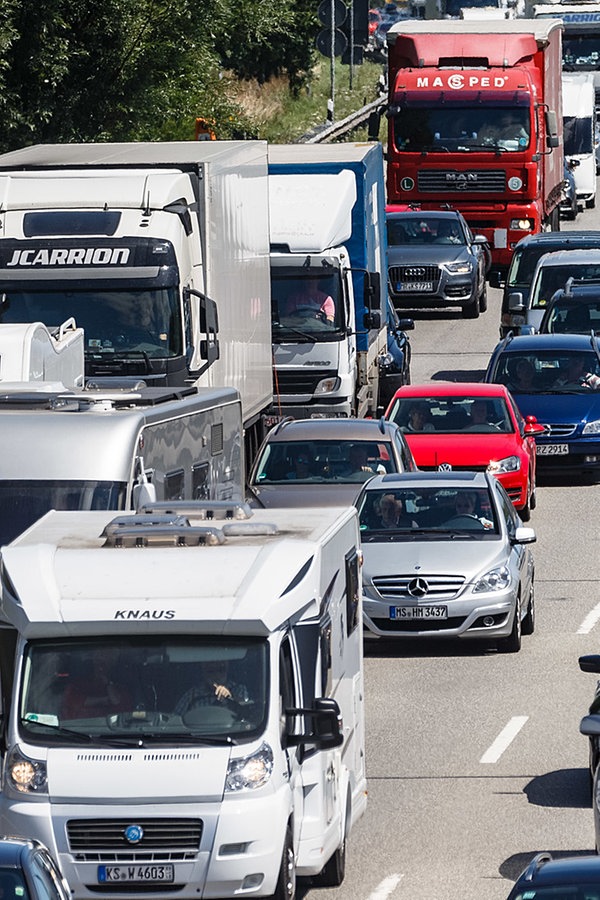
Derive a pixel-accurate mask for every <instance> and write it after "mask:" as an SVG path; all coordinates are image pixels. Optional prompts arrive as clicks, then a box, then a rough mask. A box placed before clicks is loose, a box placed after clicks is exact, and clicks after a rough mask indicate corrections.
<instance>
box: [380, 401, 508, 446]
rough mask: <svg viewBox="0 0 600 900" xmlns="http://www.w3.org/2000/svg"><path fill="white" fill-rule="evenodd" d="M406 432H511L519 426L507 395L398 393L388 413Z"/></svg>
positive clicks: (389, 417)
mask: <svg viewBox="0 0 600 900" xmlns="http://www.w3.org/2000/svg"><path fill="white" fill-rule="evenodd" d="M387 418H388V419H391V421H392V422H396V423H397V424H398V425H399V426H400V427H401V429H402V431H404V432H405V433H406V434H411V435H412V434H419V433H421V434H424V435H425V434H427V433H429V434H430V436H431V433H432V432H435V433H436V434H454V433H456V432H470V433H473V434H486V433H487V434H491V433H495V434H499V433H502V434H511V433H513V432H514V430H515V427H514V424H513V422H512V419H511V416H510V413H509V411H508V407H507V405H506V401H505V400H504V398H503V397H473V396H469V395H465V396H451V397H397V398H396V399H395V400H394V402H393V404H392V407H391V410H390V412H389V414H388V416H387Z"/></svg>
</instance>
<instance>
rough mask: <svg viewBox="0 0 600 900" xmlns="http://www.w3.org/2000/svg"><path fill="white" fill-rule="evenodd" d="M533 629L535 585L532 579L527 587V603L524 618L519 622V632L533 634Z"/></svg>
mask: <svg viewBox="0 0 600 900" xmlns="http://www.w3.org/2000/svg"><path fill="white" fill-rule="evenodd" d="M534 631H535V587H534V583H533V581H532V582H531V588H530V589H529V603H528V604H527V612H526V613H525V618H524V619H523V621H522V622H521V634H533V632H534Z"/></svg>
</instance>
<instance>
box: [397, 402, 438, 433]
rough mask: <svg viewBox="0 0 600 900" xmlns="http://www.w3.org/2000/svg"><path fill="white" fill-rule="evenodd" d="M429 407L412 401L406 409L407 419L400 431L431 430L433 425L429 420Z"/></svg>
mask: <svg viewBox="0 0 600 900" xmlns="http://www.w3.org/2000/svg"><path fill="white" fill-rule="evenodd" d="M429 419H430V414H429V407H428V406H427V404H425V403H414V404H413V405H412V406H411V407H410V409H409V410H408V421H407V423H406V425H405V426H404V427H403V429H402V431H406V432H409V433H410V432H415V431H416V432H418V431H433V430H434V428H433V425H432V424H431V422H430V421H429Z"/></svg>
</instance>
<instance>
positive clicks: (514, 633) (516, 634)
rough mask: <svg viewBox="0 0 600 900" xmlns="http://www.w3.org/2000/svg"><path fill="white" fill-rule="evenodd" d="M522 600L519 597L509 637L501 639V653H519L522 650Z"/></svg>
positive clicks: (499, 646)
mask: <svg viewBox="0 0 600 900" xmlns="http://www.w3.org/2000/svg"><path fill="white" fill-rule="evenodd" d="M521 634H522V631H521V598H520V597H517V602H516V605H515V616H514V619H513V626H512V629H511V632H510V634H509V635H508V637H505V638H500V640H499V641H498V650H499V651H500V653H518V652H519V650H520V649H521Z"/></svg>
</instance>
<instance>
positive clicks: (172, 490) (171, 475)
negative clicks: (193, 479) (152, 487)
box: [165, 469, 185, 500]
mask: <svg viewBox="0 0 600 900" xmlns="http://www.w3.org/2000/svg"><path fill="white" fill-rule="evenodd" d="M184 484H185V478H184V474H183V469H177V471H175V472H167V473H166V475H165V500H185V488H184Z"/></svg>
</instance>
